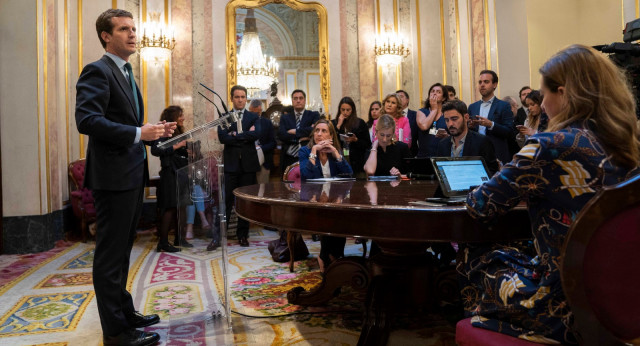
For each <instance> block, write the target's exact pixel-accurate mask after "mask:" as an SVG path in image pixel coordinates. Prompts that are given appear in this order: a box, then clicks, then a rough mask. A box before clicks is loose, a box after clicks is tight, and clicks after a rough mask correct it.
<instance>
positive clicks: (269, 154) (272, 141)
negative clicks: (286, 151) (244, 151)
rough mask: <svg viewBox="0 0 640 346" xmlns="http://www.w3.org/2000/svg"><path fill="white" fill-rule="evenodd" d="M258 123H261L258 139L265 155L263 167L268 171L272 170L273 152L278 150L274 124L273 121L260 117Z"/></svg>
mask: <svg viewBox="0 0 640 346" xmlns="http://www.w3.org/2000/svg"><path fill="white" fill-rule="evenodd" d="M258 121H259V122H260V137H259V138H258V139H259V140H260V147H261V148H262V153H263V154H264V163H263V164H262V166H263V167H264V168H266V169H272V168H273V150H274V149H275V148H276V133H275V130H274V129H273V124H271V120H269V119H267V118H263V117H260V118H259V119H258Z"/></svg>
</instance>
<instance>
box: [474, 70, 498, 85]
mask: <svg viewBox="0 0 640 346" xmlns="http://www.w3.org/2000/svg"><path fill="white" fill-rule="evenodd" d="M485 73H488V74H490V75H491V76H492V77H493V80H492V83H498V74H497V73H495V72H493V71H492V70H482V71H480V74H479V75H483V74H485ZM479 75H478V76H479Z"/></svg>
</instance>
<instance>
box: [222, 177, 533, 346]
mask: <svg viewBox="0 0 640 346" xmlns="http://www.w3.org/2000/svg"><path fill="white" fill-rule="evenodd" d="M437 187H438V183H437V181H393V182H367V181H340V182H338V181H333V182H327V183H317V182H303V183H287V182H281V183H269V184H260V185H251V186H245V187H240V188H238V189H236V190H234V194H235V196H236V212H237V214H238V216H240V217H242V218H245V219H247V220H249V221H251V222H254V223H257V224H261V225H264V226H270V227H275V228H279V229H286V230H291V231H300V232H309V233H317V234H322V235H332V236H355V237H363V238H372V239H374V240H375V241H376V244H377V245H378V246H379V247H380V250H381V253H379V254H377V255H375V256H373V257H370V258H369V259H363V258H361V257H345V258H342V259H339V260H337V261H334V262H333V263H332V264H331V265H330V266H329V267H328V268H327V270H326V272H325V275H324V278H323V281H322V282H321V283H320V284H319V285H318V286H317V287H315V288H313V289H312V290H310V291H305V290H304V289H303V288H302V287H297V288H294V289H292V290H291V291H289V293H288V294H287V298H288V299H289V302H290V303H292V304H297V305H304V306H307V305H319V304H323V303H325V302H327V301H328V300H329V299H331V298H333V296H334V294H335V292H336V291H337V289H338V288H339V287H341V286H346V285H351V286H352V287H353V288H354V289H357V290H366V291H367V299H366V305H365V312H364V314H365V316H364V322H363V328H362V332H361V334H360V338H359V340H358V345H385V344H386V342H387V340H388V336H389V330H390V327H391V326H390V323H391V322H392V321H393V319H392V316H393V314H394V313H395V312H399V311H398V310H399V309H407V308H408V309H411V310H413V311H428V310H429V309H430V308H432V307H433V306H434V304H435V301H436V298H437V296H438V295H439V294H440V295H441V294H443V292H446V291H447V290H448V291H449V293H451V290H457V280H456V277H455V272H454V271H449V272H448V273H439V272H438V271H437V269H435V265H434V262H433V261H434V259H433V258H432V256H431V255H430V254H429V253H428V252H427V249H428V248H429V247H430V246H431V245H432V244H433V243H434V242H504V241H510V240H520V239H527V238H531V226H530V223H529V216H528V214H527V210H526V208H525V207H524V206H521V207H518V208H516V209H514V210H513V211H511V212H509V213H507V214H506V215H504V216H503V217H501V218H500V219H499V220H498V222H496V223H495V224H492V225H491V226H484V225H481V224H479V223H478V222H476V221H475V220H473V219H472V218H471V217H470V216H469V215H468V213H467V211H466V208H465V206H463V205H460V206H445V205H436V204H427V203H425V202H424V201H425V198H427V197H432V196H433V195H434V193H435V191H436V188H437ZM438 276H439V277H438Z"/></svg>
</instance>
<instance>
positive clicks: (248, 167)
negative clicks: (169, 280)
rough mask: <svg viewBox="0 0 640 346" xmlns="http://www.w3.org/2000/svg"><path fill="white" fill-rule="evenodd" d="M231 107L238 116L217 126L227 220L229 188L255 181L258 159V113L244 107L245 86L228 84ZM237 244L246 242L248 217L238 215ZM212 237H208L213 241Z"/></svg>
mask: <svg viewBox="0 0 640 346" xmlns="http://www.w3.org/2000/svg"><path fill="white" fill-rule="evenodd" d="M231 102H232V103H233V111H234V112H235V113H236V115H237V116H238V118H239V120H238V121H237V122H236V123H234V124H233V125H231V127H229V128H228V129H223V128H221V127H219V128H218V138H219V139H220V142H221V143H222V144H224V150H223V152H222V155H223V158H224V183H225V190H224V193H225V207H226V216H227V220H229V216H230V213H231V208H232V207H233V202H234V200H235V198H234V195H233V190H235V188H237V187H242V186H247V185H253V184H255V183H256V172H258V171H259V170H260V162H259V161H258V154H257V152H256V140H258V138H259V134H260V123H259V122H258V118H259V117H258V115H257V114H255V113H252V112H249V111H247V110H245V109H244V107H245V105H246V104H247V89H246V88H245V87H243V86H240V85H234V86H233V87H232V88H231ZM236 235H237V236H238V243H240V246H245V247H246V246H249V240H248V238H249V221H247V220H245V219H242V218H238V228H237V230H236ZM215 241H216V237H215V236H214V239H213V241H212V244H210V245H214V246H215V247H217V246H216V245H217V244H215Z"/></svg>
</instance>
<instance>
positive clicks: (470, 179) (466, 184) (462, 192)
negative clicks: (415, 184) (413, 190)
mask: <svg viewBox="0 0 640 346" xmlns="http://www.w3.org/2000/svg"><path fill="white" fill-rule="evenodd" d="M431 163H432V165H433V169H434V171H435V174H436V177H437V178H438V182H439V185H440V192H441V193H442V196H434V197H432V198H427V200H428V201H430V202H434V201H435V202H441V203H447V204H462V203H464V201H465V200H466V199H467V195H468V194H469V191H471V190H472V189H474V188H476V187H477V186H479V185H482V184H483V183H484V182H487V181H489V179H490V175H489V170H488V169H487V164H486V163H485V162H484V158H482V157H480V156H466V157H432V158H431ZM436 194H438V192H436ZM436 199H437V200H436Z"/></svg>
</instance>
